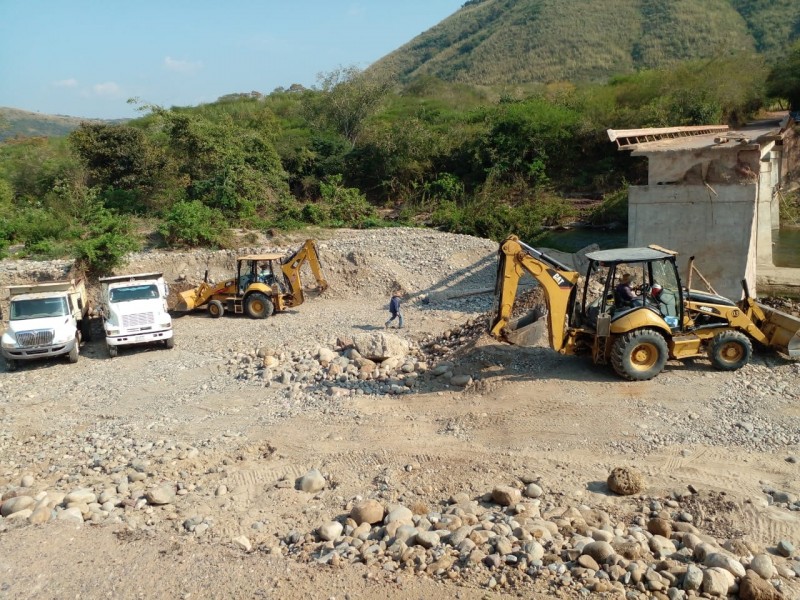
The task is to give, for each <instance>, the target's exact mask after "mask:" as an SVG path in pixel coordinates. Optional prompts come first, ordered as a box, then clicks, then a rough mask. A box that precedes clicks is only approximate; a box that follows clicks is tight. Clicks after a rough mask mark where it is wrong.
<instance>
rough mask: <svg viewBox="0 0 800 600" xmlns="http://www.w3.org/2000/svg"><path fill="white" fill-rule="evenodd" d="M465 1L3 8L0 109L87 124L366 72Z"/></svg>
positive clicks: (148, 0)
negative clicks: (140, 108)
mask: <svg viewBox="0 0 800 600" xmlns="http://www.w3.org/2000/svg"><path fill="white" fill-rule="evenodd" d="M463 1H464V0H369V1H368V0H360V1H350V0H283V1H280V2H279V1H277V0H262V1H257V0H228V1H227V2H225V1H223V0H215V1H211V0H161V1H159V2H156V1H154V0H137V1H135V2H121V1H120V0H0V106H5V107H12V108H19V109H23V110H29V111H33V112H41V113H49V114H61V115H70V116H76V117H87V118H92V117H95V118H104V119H111V118H123V117H131V116H135V115H136V114H137V113H136V110H135V107H133V106H131V105H129V104H127V102H126V101H127V99H128V98H133V97H136V98H140V99H141V100H142V101H143V102H146V103H148V104H157V105H161V106H165V107H170V106H190V105H197V104H200V103H203V102H213V101H214V100H216V99H217V98H219V97H220V96H223V95H225V94H230V93H236V92H250V91H254V90H255V91H258V92H262V93H269V92H271V91H272V90H274V89H275V88H276V87H279V86H283V87H288V86H290V85H291V84H292V83H300V84H302V85H304V86H307V87H312V86H314V85H315V84H316V83H317V74H319V73H326V72H330V71H332V70H334V69H336V68H337V67H340V66H350V65H356V66H358V67H361V68H364V67H366V66H368V65H369V64H370V63H372V62H374V61H375V60H377V59H379V58H381V57H382V56H384V55H386V54H388V53H389V52H391V51H392V50H394V49H396V48H398V47H399V46H401V45H403V44H404V43H406V42H408V41H409V40H411V39H412V38H413V37H415V36H416V35H418V34H420V33H422V32H423V31H425V30H427V29H429V28H430V27H432V26H434V25H436V24H437V23H438V22H439V21H441V20H442V19H444V18H445V17H447V16H449V15H451V14H453V13H454V12H456V10H458V8H459V7H460V6H461V5H462V4H463Z"/></svg>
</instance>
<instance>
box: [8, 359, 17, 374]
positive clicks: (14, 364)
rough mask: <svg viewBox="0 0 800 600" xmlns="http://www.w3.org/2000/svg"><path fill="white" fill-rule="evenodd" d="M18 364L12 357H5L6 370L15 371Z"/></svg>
mask: <svg viewBox="0 0 800 600" xmlns="http://www.w3.org/2000/svg"><path fill="white" fill-rule="evenodd" d="M18 366H19V365H18V364H17V361H16V360H14V359H13V358H7V359H6V371H8V372H9V373H11V371H16V370H17V367H18Z"/></svg>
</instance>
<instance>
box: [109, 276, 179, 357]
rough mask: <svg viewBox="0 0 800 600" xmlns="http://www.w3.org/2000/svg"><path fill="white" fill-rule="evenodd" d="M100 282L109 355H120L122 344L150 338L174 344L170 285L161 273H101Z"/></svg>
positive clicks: (139, 342)
mask: <svg viewBox="0 0 800 600" xmlns="http://www.w3.org/2000/svg"><path fill="white" fill-rule="evenodd" d="M99 282H100V285H101V292H100V298H101V312H102V315H103V328H104V330H105V334H106V347H107V349H108V354H109V356H111V357H114V356H117V354H118V352H119V347H120V346H127V345H134V344H146V343H151V342H162V343H163V344H164V345H165V346H166V347H167V348H172V347H173V346H174V344H175V339H174V337H173V329H172V318H171V317H170V315H169V312H168V309H167V295H168V294H169V286H168V285H167V284H166V283H165V282H164V277H163V276H162V274H161V273H137V274H134V275H118V276H114V277H102V278H101V279H100V280H99Z"/></svg>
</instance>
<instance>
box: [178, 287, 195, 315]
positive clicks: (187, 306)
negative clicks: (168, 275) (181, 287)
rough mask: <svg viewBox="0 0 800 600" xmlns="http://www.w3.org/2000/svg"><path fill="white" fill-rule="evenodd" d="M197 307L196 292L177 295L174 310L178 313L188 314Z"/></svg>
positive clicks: (189, 291) (191, 291)
mask: <svg viewBox="0 0 800 600" xmlns="http://www.w3.org/2000/svg"><path fill="white" fill-rule="evenodd" d="M196 307H197V290H188V291H186V292H181V293H180V294H178V303H177V304H176V305H175V310H176V311H178V312H189V311H190V310H194V309H195V308H196Z"/></svg>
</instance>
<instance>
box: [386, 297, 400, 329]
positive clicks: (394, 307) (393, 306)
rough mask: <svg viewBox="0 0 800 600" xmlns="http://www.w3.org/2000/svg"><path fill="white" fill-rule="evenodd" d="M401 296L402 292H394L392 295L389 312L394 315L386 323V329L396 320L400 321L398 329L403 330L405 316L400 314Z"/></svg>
mask: <svg viewBox="0 0 800 600" xmlns="http://www.w3.org/2000/svg"><path fill="white" fill-rule="evenodd" d="M400 296H401V294H400V292H394V293H393V294H392V299H391V300H389V312H390V313H391V314H392V317H391V318H390V319H389V320H388V321H386V324H385V325H384V327H385V328H386V329H388V328H389V324H390V323H391V322H392V321H394V320H395V319H398V325H397V328H398V329H402V328H403V314H402V313H401V312H400Z"/></svg>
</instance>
